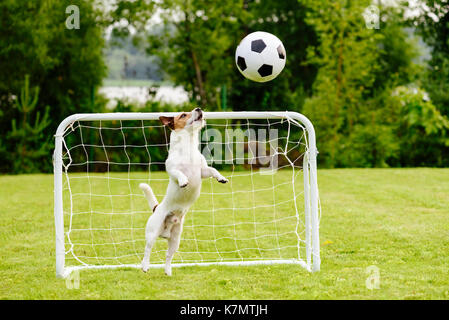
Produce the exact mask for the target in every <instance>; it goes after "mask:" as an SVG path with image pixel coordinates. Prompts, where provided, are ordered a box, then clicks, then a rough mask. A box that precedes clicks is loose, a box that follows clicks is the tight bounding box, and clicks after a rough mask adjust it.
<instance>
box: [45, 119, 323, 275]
mask: <svg viewBox="0 0 449 320" xmlns="http://www.w3.org/2000/svg"><path fill="white" fill-rule="evenodd" d="M177 114H179V113H176V112H162V113H159V112H157V113H156V112H150V113H140V112H125V113H86V114H74V115H71V116H69V117H67V118H65V119H64V120H63V121H62V122H61V123H60V125H59V126H58V129H57V131H56V134H55V150H54V154H53V166H54V217H55V235H56V276H57V277H60V278H66V277H67V276H69V275H70V273H71V272H72V271H74V270H80V269H103V268H123V267H128V268H129V267H131V268H140V264H138V265H137V264H122V265H87V266H85V265H81V266H66V265H65V255H66V253H65V244H64V212H63V137H64V133H65V132H66V131H67V129H68V128H70V127H71V126H72V125H73V124H74V123H75V122H77V121H102V120H104V121H107V120H116V121H120V120H158V119H159V117H160V116H173V115H177ZM204 118H205V119H229V120H231V119H267V120H268V119H286V120H289V121H295V122H299V123H300V124H301V125H302V126H304V128H305V132H306V133H307V142H308V146H307V151H306V153H305V155H304V159H303V176H304V198H305V199H304V200H305V201H304V203H305V208H304V210H305V211H304V213H305V244H306V259H305V261H304V260H302V259H289V260H263V261H221V262H220V261H218V262H199V263H174V264H173V265H172V266H173V267H184V266H209V265H228V266H236V265H256V264H278V263H285V264H298V265H300V266H302V267H304V268H305V269H306V270H308V271H310V272H316V271H319V270H320V264H321V259H320V242H319V220H320V208H319V196H318V185H317V164H316V157H317V154H318V151H317V148H316V138H315V130H314V127H313V125H312V123H311V122H310V120H309V119H307V118H306V117H305V116H304V115H302V114H300V113H297V112H290V111H285V112H257V111H248V112H247V111H242V112H204ZM142 250H143V249H142ZM163 266H164V265H163V264H151V265H150V267H151V268H160V267H163Z"/></svg>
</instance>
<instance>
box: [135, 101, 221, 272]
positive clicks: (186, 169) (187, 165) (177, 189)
mask: <svg viewBox="0 0 449 320" xmlns="http://www.w3.org/2000/svg"><path fill="white" fill-rule="evenodd" d="M159 119H160V120H161V122H162V123H163V124H164V125H166V126H168V127H169V128H170V129H171V134H170V149H169V152H168V158H167V160H166V161H165V169H166V171H167V173H168V175H169V177H170V179H169V182H168V187H167V193H166V195H165V197H164V199H163V200H162V202H161V203H160V204H158V201H157V199H156V197H155V195H154V193H153V191H152V190H151V188H150V186H149V185H148V184H146V183H141V184H140V185H139V186H140V188H141V189H142V190H143V192H144V194H145V196H146V198H147V199H148V203H149V205H150V208H151V209H152V210H153V211H154V213H153V214H152V215H151V216H150V218H149V219H148V222H147V225H146V228H145V238H146V246H145V254H144V258H143V261H142V270H143V271H144V272H147V271H148V269H149V268H150V253H151V248H152V247H153V245H154V243H155V241H156V239H157V238H158V237H162V238H166V239H167V240H168V249H167V257H166V262H165V273H166V274H167V275H169V276H170V275H171V261H172V259H173V255H174V254H175V252H176V251H177V250H178V248H179V242H180V239H181V233H182V225H183V223H184V216H185V214H186V213H187V211H188V210H189V208H190V206H191V205H192V204H193V203H194V202H195V200H196V199H197V198H198V197H199V195H200V191H201V179H202V178H209V177H213V178H215V179H217V180H218V181H219V182H221V183H226V182H228V180H227V179H226V178H225V177H223V176H222V175H221V174H220V173H219V172H218V171H217V170H216V169H214V168H212V167H209V166H208V165H207V162H206V159H205V158H204V156H203V155H202V154H201V153H200V151H199V132H200V130H201V128H203V127H204V125H205V120H204V119H203V112H202V110H201V109H200V108H196V109H194V110H193V111H192V112H183V113H181V114H179V115H177V116H176V117H160V118H159Z"/></svg>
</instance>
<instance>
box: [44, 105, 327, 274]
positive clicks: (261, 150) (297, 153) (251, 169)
mask: <svg viewBox="0 0 449 320" xmlns="http://www.w3.org/2000/svg"><path fill="white" fill-rule="evenodd" d="M176 114H178V113H172V112H168V113H165V112H164V113H155V112H154V113H139V112H133V113H90V114H74V115H71V116H69V117H67V118H66V119H64V120H63V121H62V122H61V123H60V125H59V127H58V129H57V131H56V134H55V150H54V154H53V164H54V217H55V235H56V275H57V276H58V277H62V278H65V277H67V276H68V275H69V274H70V273H71V272H72V271H74V270H79V269H102V268H122V267H133V268H140V261H141V258H142V256H143V251H144V244H145V240H144V228H145V223H146V220H147V219H148V217H149V216H150V214H151V210H150V209H149V208H148V205H147V204H146V205H145V203H146V201H145V199H144V196H143V194H142V193H141V192H139V189H138V185H139V183H140V182H146V183H149V184H150V185H151V186H152V188H153V190H154V191H155V193H156V196H157V197H158V199H159V201H161V200H162V198H163V196H164V193H165V189H166V185H167V181H168V176H167V174H166V173H165V172H164V167H163V166H164V161H165V158H166V155H167V154H168V147H169V136H170V132H169V130H167V128H165V127H164V126H162V125H161V124H160V123H159V117H160V116H173V115H176ZM204 118H205V120H206V126H205V128H203V130H202V132H201V133H200V137H199V138H200V140H201V143H200V148H201V149H202V150H200V151H201V152H202V153H203V154H204V155H205V156H206V159H207V160H208V162H210V165H211V166H214V167H216V168H217V169H218V170H219V171H220V172H223V175H224V176H225V177H226V178H228V179H229V183H228V184H226V185H221V184H220V185H216V184H214V181H212V179H210V180H211V181H210V182H208V181H207V180H204V181H203V187H202V192H201V195H200V198H199V199H198V200H197V202H196V203H195V204H194V205H193V206H192V208H191V209H190V210H189V212H188V213H187V216H186V221H185V223H184V231H183V235H182V239H181V245H180V248H179V251H178V252H177V253H176V254H175V259H174V261H173V264H172V266H173V267H181V266H208V265H256V264H276V263H285V264H297V265H299V266H302V267H304V268H305V269H306V270H308V271H311V272H315V271H319V270H320V243H319V220H320V205H319V195H318V185H317V164H316V157H317V153H318V152H317V148H316V139H315V131H314V127H313V125H312V123H311V122H310V121H309V120H308V119H307V118H306V117H305V116H304V115H302V114H299V113H296V112H289V111H285V112H256V111H251V112H204ZM220 139H224V142H223V140H220ZM267 152H268V153H269V154H268V155H267ZM164 245H165V249H166V243H164V242H163V240H162V239H160V240H158V241H157V243H156V246H155V248H154V249H153V253H152V257H151V265H150V267H152V268H157V267H163V266H164V263H163V262H164V260H165V259H164Z"/></svg>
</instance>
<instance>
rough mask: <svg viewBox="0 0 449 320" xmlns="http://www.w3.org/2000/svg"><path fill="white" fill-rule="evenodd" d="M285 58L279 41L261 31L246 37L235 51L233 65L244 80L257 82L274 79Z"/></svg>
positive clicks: (280, 69)
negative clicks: (234, 64)
mask: <svg viewBox="0 0 449 320" xmlns="http://www.w3.org/2000/svg"><path fill="white" fill-rule="evenodd" d="M286 58H287V56H286V53H285V48H284V45H283V44H282V42H281V40H279V38H278V37H276V36H275V35H273V34H271V33H268V32H263V31H257V32H253V33H250V34H249V35H247V36H246V37H245V38H243V40H242V41H240V44H239V45H238V46H237V49H236V51H235V63H236V64H237V68H238V69H239V71H240V72H241V73H242V74H243V75H244V76H245V77H246V78H248V79H250V80H253V81H257V82H266V81H270V80H273V79H274V78H276V77H277V76H278V75H279V73H281V71H282V69H284V66H285V61H286Z"/></svg>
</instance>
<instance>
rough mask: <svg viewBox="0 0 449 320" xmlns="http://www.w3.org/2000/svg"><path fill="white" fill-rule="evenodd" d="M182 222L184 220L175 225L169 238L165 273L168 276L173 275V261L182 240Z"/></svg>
mask: <svg viewBox="0 0 449 320" xmlns="http://www.w3.org/2000/svg"><path fill="white" fill-rule="evenodd" d="M182 220H184V218H182ZM182 224H183V221H181V222H180V223H176V224H174V225H173V228H172V230H171V235H170V239H168V249H167V257H166V259H165V274H166V275H167V276H171V261H172V260H173V255H174V254H175V252H176V251H177V250H178V248H179V242H180V241H181V233H182Z"/></svg>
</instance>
